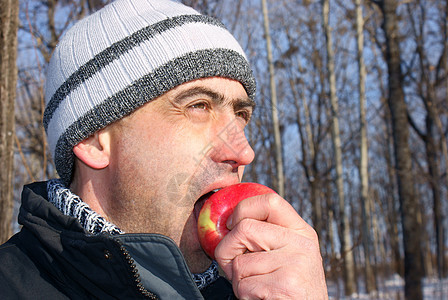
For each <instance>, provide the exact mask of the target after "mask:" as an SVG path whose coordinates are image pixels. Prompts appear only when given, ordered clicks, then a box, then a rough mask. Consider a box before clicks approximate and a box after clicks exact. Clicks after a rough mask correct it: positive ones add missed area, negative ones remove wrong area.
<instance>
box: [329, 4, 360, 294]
mask: <svg viewBox="0 0 448 300" xmlns="http://www.w3.org/2000/svg"><path fill="white" fill-rule="evenodd" d="M329 6H330V4H329V0H322V22H323V29H324V33H325V42H326V46H327V69H328V81H329V85H330V103H331V124H332V126H331V127H332V129H331V136H332V142H333V151H334V164H335V169H336V189H337V198H338V200H339V218H340V220H339V222H340V227H341V233H342V235H341V255H342V257H343V260H344V287H345V294H346V295H351V294H353V293H355V292H356V290H355V280H356V279H355V273H354V272H355V270H354V257H353V251H352V241H351V233H350V222H349V218H348V215H347V214H346V207H345V198H344V182H343V178H342V153H341V137H340V131H339V120H338V118H339V108H338V99H337V96H336V75H335V70H334V56H333V49H332V34H331V29H330V26H329V23H328V18H329Z"/></svg>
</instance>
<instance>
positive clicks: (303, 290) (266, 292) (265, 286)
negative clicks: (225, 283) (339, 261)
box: [232, 265, 328, 299]
mask: <svg viewBox="0 0 448 300" xmlns="http://www.w3.org/2000/svg"><path fill="white" fill-rule="evenodd" d="M321 269H322V268H317V267H316V268H312V270H310V269H308V268H305V270H304V269H303V268H300V267H297V266H294V265H288V266H286V267H283V268H278V269H276V270H274V271H273V272H271V273H268V274H259V275H252V276H248V277H244V278H241V279H240V280H234V281H232V288H233V290H234V292H235V295H236V296H237V297H238V298H240V299H328V298H327V293H326V284H325V276H324V275H323V271H322V272H319V273H318V274H313V273H316V272H315V271H314V270H321Z"/></svg>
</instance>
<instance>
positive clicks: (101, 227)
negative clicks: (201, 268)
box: [47, 179, 219, 290]
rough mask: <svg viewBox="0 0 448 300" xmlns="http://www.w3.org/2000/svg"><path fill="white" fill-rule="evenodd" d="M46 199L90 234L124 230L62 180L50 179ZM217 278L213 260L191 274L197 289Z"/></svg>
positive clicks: (216, 269) (116, 232) (216, 268)
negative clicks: (71, 189) (204, 268)
mask: <svg viewBox="0 0 448 300" xmlns="http://www.w3.org/2000/svg"><path fill="white" fill-rule="evenodd" d="M47 192H48V201H50V202H51V203H52V204H53V205H54V206H56V207H57V208H58V209H59V210H60V211H61V212H62V213H63V214H64V215H66V216H70V217H73V218H76V219H78V221H79V222H80V223H81V225H82V226H83V227H84V229H85V230H87V231H88V232H89V233H91V234H99V233H102V232H106V233H109V234H111V235H116V234H123V233H124V232H123V231H122V230H121V229H120V228H118V227H117V226H116V225H114V224H112V223H110V222H109V221H107V220H106V219H105V218H104V217H102V216H101V215H100V214H98V213H97V212H95V211H94V210H93V209H91V208H90V206H89V205H88V204H87V203H85V202H83V201H82V200H81V198H79V197H78V196H77V195H75V194H73V193H72V191H70V189H68V188H67V187H65V185H64V184H63V182H62V180H60V179H52V180H49V181H48V183H47ZM218 278H219V271H218V264H217V262H216V261H213V262H212V264H211V265H210V267H209V268H208V269H207V270H205V272H203V273H199V274H193V280H194V282H195V283H196V285H197V287H198V288H199V290H202V289H204V288H206V287H207V286H208V285H210V284H211V283H213V282H214V281H216V280H217V279H218Z"/></svg>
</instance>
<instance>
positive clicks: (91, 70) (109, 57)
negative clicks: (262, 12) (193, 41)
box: [43, 15, 225, 130]
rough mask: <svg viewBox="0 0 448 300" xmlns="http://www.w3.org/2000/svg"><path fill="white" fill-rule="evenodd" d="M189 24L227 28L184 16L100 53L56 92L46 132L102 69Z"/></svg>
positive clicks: (202, 18)
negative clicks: (76, 92) (55, 116)
mask: <svg viewBox="0 0 448 300" xmlns="http://www.w3.org/2000/svg"><path fill="white" fill-rule="evenodd" d="M187 23H205V24H210V25H214V26H218V27H222V28H225V27H224V25H223V24H222V23H221V22H220V21H218V20H217V19H214V18H212V17H209V16H204V15H182V16H177V17H173V18H169V19H165V20H163V21H161V22H158V23H155V24H153V25H150V26H148V27H145V28H142V29H140V30H139V31H137V32H135V33H133V34H132V35H130V36H128V37H126V38H124V39H123V40H121V41H118V42H116V43H114V44H112V45H111V46H110V47H108V48H106V49H105V50H103V51H102V52H100V53H98V54H97V55H96V56H95V57H93V58H92V59H91V60H89V61H88V62H87V63H86V64H84V65H83V66H81V67H80V68H79V69H78V70H77V71H76V72H75V73H73V74H72V75H71V76H70V77H69V78H68V79H67V80H66V81H65V82H64V83H63V84H62V85H61V86H60V87H59V88H58V89H57V90H56V92H55V93H54V94H53V96H52V98H51V99H50V101H49V102H48V104H47V107H46V109H45V112H44V118H43V124H44V127H45V130H47V129H48V124H49V122H50V120H51V118H52V116H53V114H54V112H55V111H56V109H57V108H58V106H59V104H60V103H61V102H62V101H63V100H64V98H65V97H66V96H67V95H68V94H70V93H71V92H72V91H73V90H75V89H76V88H77V87H78V86H80V85H81V84H82V83H83V82H85V81H86V80H87V79H89V78H90V77H92V76H93V75H94V74H96V73H97V72H99V71H100V70H101V68H103V67H104V66H106V65H108V64H110V63H111V62H113V61H114V60H116V59H118V58H119V57H120V56H121V55H122V54H124V53H126V52H128V51H129V50H131V49H132V48H134V47H137V46H138V45H140V44H141V43H143V42H145V41H147V40H149V39H151V38H152V37H154V36H155V35H157V34H160V33H162V32H164V31H167V30H170V29H173V28H175V27H180V26H182V25H184V24H187Z"/></svg>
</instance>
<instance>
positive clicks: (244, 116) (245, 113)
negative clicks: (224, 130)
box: [235, 110, 251, 123]
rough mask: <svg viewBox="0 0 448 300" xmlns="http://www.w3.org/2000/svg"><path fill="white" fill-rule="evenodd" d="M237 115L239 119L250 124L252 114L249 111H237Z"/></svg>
mask: <svg viewBox="0 0 448 300" xmlns="http://www.w3.org/2000/svg"><path fill="white" fill-rule="evenodd" d="M235 115H236V116H237V117H238V118H241V119H243V120H244V121H245V122H246V123H248V122H249V120H250V117H251V113H250V112H249V111H247V110H240V111H237V112H235Z"/></svg>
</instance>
